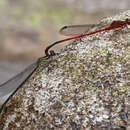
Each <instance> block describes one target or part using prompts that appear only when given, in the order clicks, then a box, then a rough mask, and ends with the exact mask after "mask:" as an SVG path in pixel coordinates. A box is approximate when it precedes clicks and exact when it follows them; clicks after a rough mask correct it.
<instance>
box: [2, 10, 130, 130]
mask: <svg viewBox="0 0 130 130" xmlns="http://www.w3.org/2000/svg"><path fill="white" fill-rule="evenodd" d="M126 18H129V19H130V10H129V11H126V12H124V13H122V14H119V15H117V16H114V17H109V18H106V19H104V20H102V21H101V23H100V24H99V25H98V27H97V29H100V27H102V28H103V25H104V24H108V25H109V23H111V22H112V21H114V20H125V19H126ZM129 28H130V27H129V26H128V28H127V27H126V28H124V29H122V30H109V31H105V32H101V33H97V34H95V35H91V36H88V37H84V38H82V39H77V40H75V41H74V42H73V43H71V44H69V45H68V46H66V48H64V49H63V50H62V51H61V53H60V54H59V55H57V56H56V57H54V58H53V60H52V61H51V62H49V63H47V64H46V65H44V66H40V68H38V70H37V71H36V72H35V73H34V74H33V75H32V76H31V77H30V79H29V80H28V82H26V83H25V84H24V85H23V86H22V88H20V89H19V90H18V91H17V92H16V93H15V94H14V96H13V97H12V98H11V99H10V100H9V101H8V102H7V104H6V105H5V106H4V108H3V110H2V112H1V120H0V129H7V130H8V129H30V130H31V129H35V130H39V129H41V130H44V129H55V130H57V129H58V130H62V129H63V128H66V129H73V130H76V129H78V130H80V129H81V130H84V129H86V130H91V129H93V130H103V129H106V130H107V129H112V130H126V129H128V128H129V125H130V123H129V122H130V121H129V120H130V101H129V100H130V99H129V98H130V94H129V93H130V92H129V89H130V53H129V52H130V31H129V30H130V29H129ZM91 31H92V29H90V32H91Z"/></svg>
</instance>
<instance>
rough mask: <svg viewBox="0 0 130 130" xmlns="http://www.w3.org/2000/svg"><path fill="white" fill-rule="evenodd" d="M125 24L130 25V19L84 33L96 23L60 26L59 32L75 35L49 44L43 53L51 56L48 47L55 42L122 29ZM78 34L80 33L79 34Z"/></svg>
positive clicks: (52, 53) (52, 52) (51, 53)
mask: <svg viewBox="0 0 130 130" xmlns="http://www.w3.org/2000/svg"><path fill="white" fill-rule="evenodd" d="M127 25H130V19H126V20H124V21H120V20H118V21H113V22H112V23H111V24H110V25H109V26H107V27H105V28H103V29H99V30H97V31H93V32H90V33H85V32H87V30H88V28H92V27H95V26H98V25H72V26H64V27H63V28H61V30H60V33H61V34H64V35H67V36H70V35H76V36H74V37H70V38H66V39H63V40H60V41H56V42H54V43H53V44H51V45H49V46H48V47H47V48H46V49H45V54H46V56H51V55H54V54H55V53H54V51H53V50H51V51H50V53H49V49H50V48H52V47H53V46H55V45H56V44H59V43H62V42H66V41H69V40H72V39H77V38H81V37H85V36H89V35H92V34H95V33H99V32H103V31H108V30H112V29H114V30H115V29H120V30H121V29H122V28H124V27H127ZM79 34H80V35H79Z"/></svg>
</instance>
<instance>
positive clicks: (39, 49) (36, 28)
mask: <svg viewBox="0 0 130 130" xmlns="http://www.w3.org/2000/svg"><path fill="white" fill-rule="evenodd" d="M129 7H130V2H129V0H0V84H2V83H3V82H5V81H6V80H8V79H9V78H11V77H12V76H14V75H15V74H17V73H18V72H20V71H22V70H23V69H24V68H26V67H27V66H28V65H29V64H30V63H31V62H33V61H34V60H36V59H37V58H38V57H41V56H44V49H45V47H46V46H47V45H49V44H51V43H52V42H54V41H56V40H60V39H62V38H65V37H64V36H61V35H59V33H58V31H59V29H60V28H61V27H62V26H64V25H71V24H89V23H97V22H99V21H100V20H101V19H103V18H105V17H108V16H112V15H115V14H118V13H120V12H123V11H126V10H128V9H129ZM66 44H68V43H66ZM64 45H65V43H64ZM62 47H63V46H61V45H60V46H57V47H56V48H54V49H55V50H56V51H59V50H60V49H61V48H62Z"/></svg>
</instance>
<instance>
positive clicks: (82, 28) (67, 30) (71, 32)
mask: <svg viewBox="0 0 130 130" xmlns="http://www.w3.org/2000/svg"><path fill="white" fill-rule="evenodd" d="M95 26H98V25H97V24H84V25H70V26H64V27H63V28H61V29H60V31H59V32H60V34H62V35H65V36H77V35H80V34H83V33H85V32H88V31H89V30H90V29H91V28H93V27H95Z"/></svg>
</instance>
